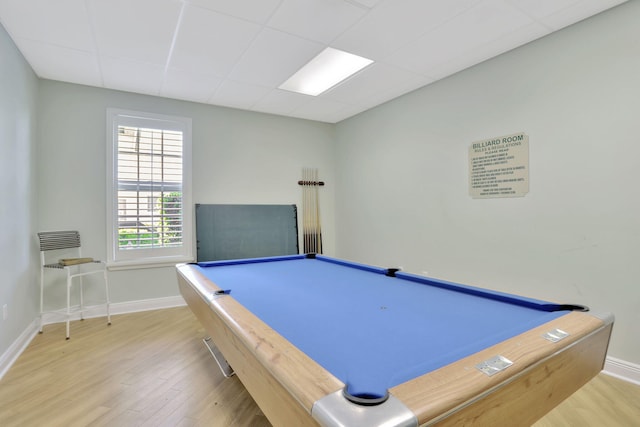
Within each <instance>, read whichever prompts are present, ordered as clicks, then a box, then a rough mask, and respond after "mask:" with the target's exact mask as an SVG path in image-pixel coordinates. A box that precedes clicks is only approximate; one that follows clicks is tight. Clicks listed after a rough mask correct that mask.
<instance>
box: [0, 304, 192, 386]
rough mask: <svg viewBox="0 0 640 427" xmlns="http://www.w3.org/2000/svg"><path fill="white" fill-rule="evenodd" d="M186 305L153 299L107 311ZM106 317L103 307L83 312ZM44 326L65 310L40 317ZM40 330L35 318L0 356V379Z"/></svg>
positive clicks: (61, 317)
mask: <svg viewBox="0 0 640 427" xmlns="http://www.w3.org/2000/svg"><path fill="white" fill-rule="evenodd" d="M185 305H187V303H186V302H185V301H184V299H183V298H182V297H181V296H175V297H165V298H155V299H149V300H142V301H128V302H119V303H113V304H110V307H109V311H110V312H111V314H112V315H114V314H126V313H136V312H140V311H149V310H159V309H163V308H171V307H181V306H185ZM106 315H107V311H106V308H105V306H104V305H97V306H91V307H86V310H85V312H84V318H85V319H90V318H92V317H103V316H106ZM78 319H80V313H74V314H72V315H71V320H78ZM42 320H43V323H44V324H45V325H50V324H52V323H59V322H64V321H66V314H65V310H59V311H55V312H50V313H45V314H44V315H43V317H42ZM38 329H40V319H39V318H35V319H33V322H31V323H30V324H29V326H28V327H27V328H26V329H25V330H24V331H23V332H22V334H20V336H19V337H18V338H17V339H16V340H15V341H14V342H13V344H11V346H9V348H8V349H7V351H5V352H4V353H3V354H2V355H0V379H2V377H3V376H4V374H6V373H7V371H8V370H9V368H11V366H12V365H13V364H14V363H15V361H16V360H17V359H18V357H19V356H20V354H22V352H23V351H24V349H25V348H27V346H28V345H29V343H30V342H31V340H33V337H35V336H36V334H37V333H38Z"/></svg>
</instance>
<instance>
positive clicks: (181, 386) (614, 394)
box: [0, 307, 640, 427]
mask: <svg viewBox="0 0 640 427" xmlns="http://www.w3.org/2000/svg"><path fill="white" fill-rule="evenodd" d="M112 321H113V324H112V325H111V326H107V325H106V321H105V320H104V319H101V318H98V319H87V320H84V321H81V322H80V321H76V322H74V323H73V324H72V329H71V340H69V341H66V340H65V339H64V324H56V325H49V326H46V327H45V330H44V334H41V335H37V336H36V337H35V338H34V340H33V341H32V342H31V344H30V345H29V347H28V348H27V349H26V350H25V352H24V353H23V354H22V355H21V356H20V357H19V358H18V360H17V361H16V363H15V364H14V366H12V367H11V369H10V370H9V372H7V374H6V375H5V377H4V378H3V379H2V380H1V381H0V426H4V427H9V426H16V427H18V426H20V427H30V426H34V427H35V426H38V427H40V426H55V427H57V426H65V427H66V426H118V427H127V426H154V427H156V426H167V427H168V426H183V427H187V426H213V427H218V426H220V427H227V426H247V427H249V426H250V427H261V426H265V427H267V426H270V424H269V422H268V420H267V419H266V418H265V417H264V415H263V414H262V413H261V411H260V409H259V408H258V407H257V406H256V404H255V403H254V401H253V400H252V399H251V396H249V394H248V393H247V392H246V390H245V389H244V387H243V386H242V384H241V383H240V381H239V380H238V379H237V378H236V377H232V378H224V377H223V376H222V374H221V373H220V371H219V369H218V367H217V365H216V364H215V362H214V361H213V360H212V358H211V356H210V354H209V352H208V350H207V349H206V347H205V346H204V344H203V343H202V337H203V336H204V330H203V329H202V327H201V326H200V324H199V323H198V321H197V320H196V318H195V317H194V316H193V315H192V314H191V312H190V311H189V309H188V308H186V307H180V308H173V309H167V310H157V311H148V312H142V313H134V314H125V315H118V316H113V319H112ZM639 420H640V387H639V386H635V385H633V384H630V383H626V382H624V381H621V380H618V379H616V378H612V377H609V376H606V375H602V374H601V375H599V376H598V377H597V378H595V379H594V380H593V381H591V382H590V383H589V384H587V385H586V386H585V387H584V388H583V389H581V390H580V391H579V392H577V393H576V394H574V395H573V396H572V397H570V398H569V399H568V400H566V401H565V402H564V403H562V404H561V405H560V406H559V407H557V408H556V409H554V410H553V411H552V412H550V413H549V414H548V415H547V416H545V417H544V418H543V419H542V420H540V421H539V422H538V423H536V424H535V427H550V426H554V427H556V426H580V427H596V426H597V427H602V426H607V427H617V426H619V427H630V426H637V425H640V423H639ZM514 425H517V423H516V424H514ZM294 427H295V426H294Z"/></svg>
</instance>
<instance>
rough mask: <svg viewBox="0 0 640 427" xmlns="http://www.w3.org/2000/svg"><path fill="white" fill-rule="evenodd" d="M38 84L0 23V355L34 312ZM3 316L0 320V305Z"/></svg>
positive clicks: (37, 308) (36, 303)
mask: <svg viewBox="0 0 640 427" xmlns="http://www.w3.org/2000/svg"><path fill="white" fill-rule="evenodd" d="M37 87H38V80H37V78H36V76H35V74H34V73H33V71H32V70H31V68H30V67H29V65H28V64H27V63H26V61H25V60H24V58H23V57H22V55H21V54H20V52H18V50H17V48H16V47H15V45H14V44H13V41H12V40H11V38H10V37H9V35H8V34H7V33H6V32H5V30H4V28H3V27H2V25H0V197H2V202H0V272H1V277H2V279H0V355H2V354H3V353H4V351H5V350H6V349H7V348H8V347H9V346H10V345H11V344H12V343H13V342H14V341H15V340H16V338H18V336H19V335H20V334H21V333H22V332H23V331H24V330H25V329H27V327H28V326H29V324H31V322H32V321H33V320H34V319H35V317H36V316H37V314H38V311H39V307H38V295H39V294H38V286H37V283H36V281H37V277H38V276H37V271H38V264H37V262H38V259H37V255H36V243H35V229H36V227H35V223H36V222H35V218H36V214H35V212H36V184H35V178H34V177H35V173H36V168H35V154H34V153H35V143H36V95H37ZM5 304H6V305H7V310H8V311H7V313H8V317H7V319H6V320H2V319H3V318H2V306H4V305H5Z"/></svg>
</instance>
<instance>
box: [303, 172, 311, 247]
mask: <svg viewBox="0 0 640 427" xmlns="http://www.w3.org/2000/svg"><path fill="white" fill-rule="evenodd" d="M308 175H309V172H308V169H307V168H304V169H303V170H302V218H303V223H302V233H303V237H304V252H305V253H309V252H310V247H309V244H310V239H309V194H308V193H309V188H308V187H307V184H308V180H309V178H308Z"/></svg>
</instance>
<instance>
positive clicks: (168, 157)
mask: <svg viewBox="0 0 640 427" xmlns="http://www.w3.org/2000/svg"><path fill="white" fill-rule="evenodd" d="M107 140H108V141H109V144H107V145H108V150H109V151H108V153H107V159H108V160H107V162H108V165H107V174H108V177H107V187H108V188H107V198H108V200H107V207H108V215H107V216H108V218H107V220H108V226H107V229H108V233H109V236H108V239H107V242H108V245H109V254H108V262H109V266H110V267H111V268H114V267H116V268H117V267H118V266H122V267H127V266H140V265H156V264H166V265H171V264H175V263H176V262H181V261H190V260H192V253H193V250H192V243H191V241H192V238H191V237H192V223H193V220H192V212H191V194H190V187H191V185H190V184H191V119H187V118H182V117H170V116H161V115H157V114H149V113H139V112H133V111H124V110H116V109H108V110H107Z"/></svg>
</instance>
